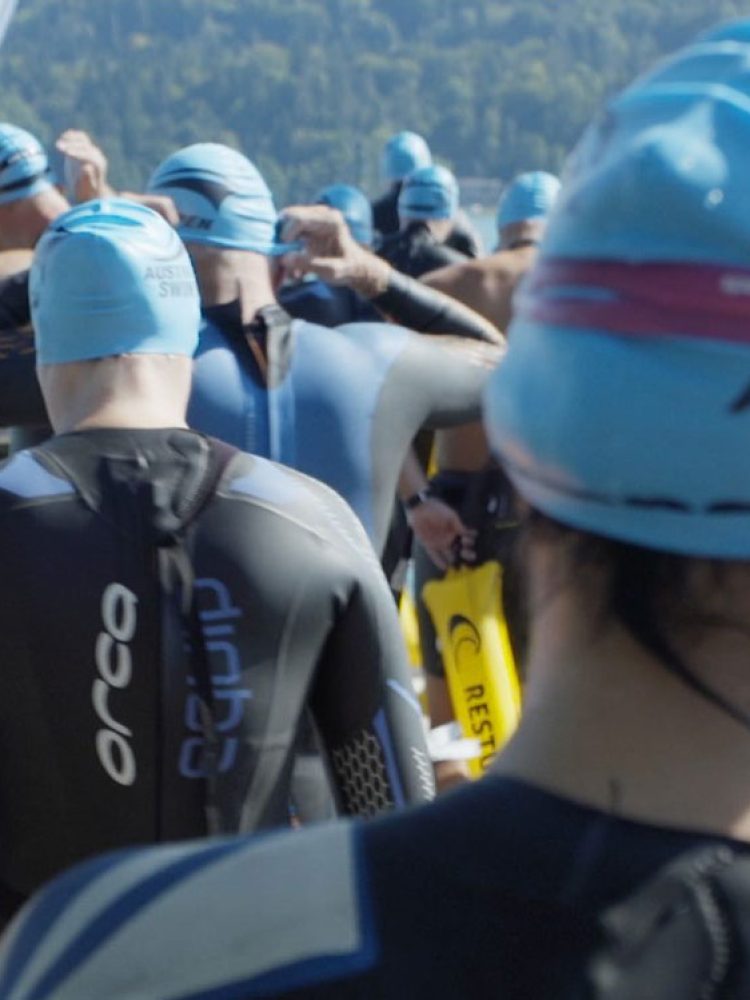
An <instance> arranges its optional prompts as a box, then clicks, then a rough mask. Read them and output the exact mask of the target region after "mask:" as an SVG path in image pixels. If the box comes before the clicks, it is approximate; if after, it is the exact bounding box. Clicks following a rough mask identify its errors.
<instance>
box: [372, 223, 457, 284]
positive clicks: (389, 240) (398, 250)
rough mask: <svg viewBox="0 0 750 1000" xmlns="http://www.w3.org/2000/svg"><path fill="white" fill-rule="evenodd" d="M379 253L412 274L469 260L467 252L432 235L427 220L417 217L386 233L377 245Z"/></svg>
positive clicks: (389, 261) (406, 272)
mask: <svg viewBox="0 0 750 1000" xmlns="http://www.w3.org/2000/svg"><path fill="white" fill-rule="evenodd" d="M378 256H380V257H382V258H383V259H384V260H387V261H388V263H389V264H390V265H391V267H395V268H396V270H397V271H401V272H402V273H403V274H408V275H410V276H411V277H412V278H419V277H421V276H422V275H423V274H427V273H428V272H430V271H436V270H437V269H438V268H439V267H447V266H448V265H449V264H463V263H466V261H467V260H468V257H467V256H466V254H463V253H460V252H459V251H458V250H454V249H453V248H452V247H449V246H447V245H446V244H445V243H441V242H440V241H439V240H437V239H435V237H434V236H433V234H432V233H431V232H430V229H429V227H428V226H427V224H426V223H424V222H419V221H416V222H410V223H408V225H407V226H405V228H404V229H401V230H400V231H399V232H397V233H392V234H391V235H390V236H387V237H386V238H385V239H384V240H383V242H382V243H381V244H380V247H379V248H378Z"/></svg>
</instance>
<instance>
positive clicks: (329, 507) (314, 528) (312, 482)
mask: <svg viewBox="0 0 750 1000" xmlns="http://www.w3.org/2000/svg"><path fill="white" fill-rule="evenodd" d="M216 494H217V496H218V497H220V498H224V499H225V500H229V501H235V502H237V503H240V504H242V505H243V506H249V507H250V508H254V509H261V510H263V511H265V512H266V514H270V515H271V516H272V517H274V518H276V519H279V520H280V521H282V522H283V530H284V532H285V533H286V534H288V533H290V532H292V533H295V532H296V534H297V535H298V536H303V535H306V536H308V538H310V539H315V540H316V541H317V543H320V542H322V543H325V544H326V545H327V546H328V547H330V548H333V549H337V550H339V551H342V552H345V553H346V554H347V556H352V555H355V556H356V557H357V559H358V560H362V561H364V562H366V563H369V564H371V565H373V566H374V565H375V564H376V563H377V560H376V559H375V555H374V552H373V550H372V545H371V544H370V542H369V540H368V538H367V535H366V533H365V530H364V528H363V527H362V524H361V522H360V521H359V519H358V518H357V517H356V515H355V514H354V512H353V511H352V509H351V507H350V506H349V505H348V504H347V502H346V501H345V500H344V499H343V498H342V497H341V496H340V495H339V494H338V493H336V491H335V490H332V489H331V488H330V487H329V486H326V485H325V484H324V483H322V482H320V481H319V480H317V479H314V478H313V477H312V476H307V475H305V474H304V473H302V472H297V471H296V470H295V469H290V468H289V467H288V466H285V465H281V464H280V463H278V462H273V461H271V460H270V459H266V458H261V457H259V456H257V455H249V454H247V453H245V452H237V454H236V455H235V456H234V457H233V458H232V460H231V461H230V462H229V463H228V465H227V467H226V469H225V470H224V473H223V475H222V477H221V479H220V481H219V484H218V486H217V490H216Z"/></svg>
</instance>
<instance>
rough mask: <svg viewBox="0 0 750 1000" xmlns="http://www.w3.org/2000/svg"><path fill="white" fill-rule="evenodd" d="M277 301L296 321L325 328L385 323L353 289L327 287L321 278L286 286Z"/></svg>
mask: <svg viewBox="0 0 750 1000" xmlns="http://www.w3.org/2000/svg"><path fill="white" fill-rule="evenodd" d="M277 298H278V301H279V304H280V305H281V306H282V307H283V308H284V309H285V310H286V311H287V312H288V313H289V315H290V316H292V317H294V319H304V320H307V322H308V323H319V324H320V325H321V326H342V325H343V324H344V323H371V322H378V321H380V320H381V319H382V316H381V315H380V313H379V312H378V310H377V309H376V308H375V306H374V305H372V303H371V302H368V301H367V299H363V298H362V296H361V295H358V294H357V292H355V291H354V290H353V289H351V288H345V287H341V286H336V285H327V284H326V283H325V282H324V281H320V280H319V279H317V278H316V279H315V280H313V281H300V282H298V283H297V284H292V285H282V287H281V288H280V289H279V291H278V292H277Z"/></svg>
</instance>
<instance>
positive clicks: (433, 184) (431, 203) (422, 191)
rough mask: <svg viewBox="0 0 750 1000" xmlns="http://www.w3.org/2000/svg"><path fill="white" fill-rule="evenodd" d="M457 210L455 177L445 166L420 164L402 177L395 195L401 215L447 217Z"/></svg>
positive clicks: (414, 217) (430, 217)
mask: <svg viewBox="0 0 750 1000" xmlns="http://www.w3.org/2000/svg"><path fill="white" fill-rule="evenodd" d="M457 211H458V181H457V180H456V178H455V177H454V176H453V174H452V173H451V172H450V170H448V169H447V168H446V167H438V166H435V167H422V168H421V169H420V170H415V171H414V173H413V174H409V176H408V177H407V178H406V180H405V181H404V185H403V187H402V188H401V193H400V194H399V196H398V214H399V216H400V217H401V218H403V219H451V218H453V216H454V215H455V214H456V212H457Z"/></svg>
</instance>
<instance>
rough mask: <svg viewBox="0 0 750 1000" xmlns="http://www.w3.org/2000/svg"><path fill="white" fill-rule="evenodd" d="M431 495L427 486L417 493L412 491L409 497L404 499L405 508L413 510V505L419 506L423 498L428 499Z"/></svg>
mask: <svg viewBox="0 0 750 1000" xmlns="http://www.w3.org/2000/svg"><path fill="white" fill-rule="evenodd" d="M431 496H432V492H431V490H430V487H429V486H425V487H423V488H422V489H421V490H420V491H419V492H418V493H412V495H411V496H410V497H407V498H406V500H404V502H403V503H404V509H405V510H414V508H415V507H419V505H420V504H423V503H424V502H425V500H428V499H429V498H430V497H431Z"/></svg>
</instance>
